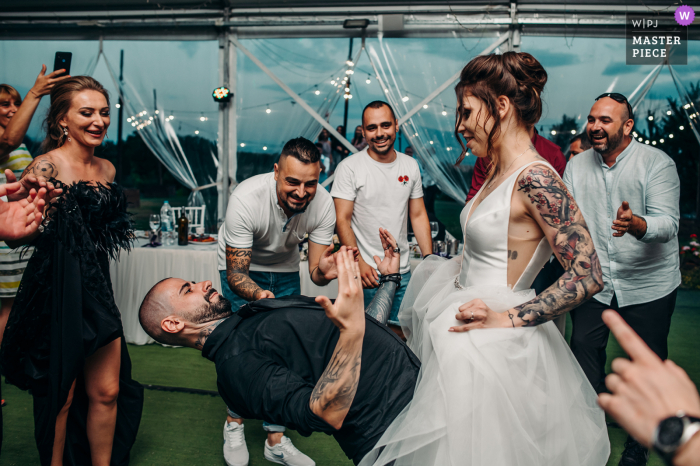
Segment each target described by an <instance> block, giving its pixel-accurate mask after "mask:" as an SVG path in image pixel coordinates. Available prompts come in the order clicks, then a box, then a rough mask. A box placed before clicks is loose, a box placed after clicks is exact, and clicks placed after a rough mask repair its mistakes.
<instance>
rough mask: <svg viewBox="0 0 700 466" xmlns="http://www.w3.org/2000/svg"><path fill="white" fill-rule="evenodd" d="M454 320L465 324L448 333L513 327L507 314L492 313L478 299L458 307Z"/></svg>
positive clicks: (452, 328)
mask: <svg viewBox="0 0 700 466" xmlns="http://www.w3.org/2000/svg"><path fill="white" fill-rule="evenodd" d="M455 318H456V319H457V320H461V321H464V322H466V323H465V324H464V325H458V326H455V327H450V329H449V331H450V332H466V331H469V330H473V329H475V328H511V327H513V325H512V323H511V320H510V318H509V317H508V313H507V312H503V313H499V312H494V311H492V310H491V308H489V307H488V306H487V305H486V304H484V302H483V301H482V300H480V299H473V300H471V301H469V302H468V303H465V304H462V305H461V306H459V312H457V314H456V315H455Z"/></svg>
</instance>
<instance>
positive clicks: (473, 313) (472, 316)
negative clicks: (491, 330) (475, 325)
mask: <svg viewBox="0 0 700 466" xmlns="http://www.w3.org/2000/svg"><path fill="white" fill-rule="evenodd" d="M469 320H470V321H473V320H474V311H472V318H471V319H469Z"/></svg>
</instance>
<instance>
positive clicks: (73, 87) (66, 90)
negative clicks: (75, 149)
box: [41, 76, 109, 153]
mask: <svg viewBox="0 0 700 466" xmlns="http://www.w3.org/2000/svg"><path fill="white" fill-rule="evenodd" d="M82 91H97V92H99V93H101V94H102V95H103V96H105V99H107V106H109V94H108V93H107V90H106V89H105V88H104V87H103V86H102V84H100V83H99V82H98V81H97V80H96V79H94V78H91V77H90V76H73V77H72V78H69V79H66V80H65V81H61V82H60V83H58V84H56V85H55V86H54V87H53V89H51V94H50V95H51V106H50V107H49V111H48V113H47V114H46V120H44V126H45V127H46V138H45V139H44V142H42V143H41V149H42V151H43V152H44V153H47V152H49V151H52V150H54V149H58V148H59V147H61V146H62V145H63V143H64V142H65V134H63V128H62V127H61V125H60V124H59V123H58V122H59V121H61V119H62V118H63V117H64V116H66V113H68V110H69V109H70V104H71V101H72V100H73V97H74V96H75V95H76V94H77V93H79V92H82Z"/></svg>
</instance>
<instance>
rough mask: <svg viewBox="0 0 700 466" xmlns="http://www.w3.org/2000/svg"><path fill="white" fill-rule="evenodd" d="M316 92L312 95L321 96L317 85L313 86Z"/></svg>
mask: <svg viewBox="0 0 700 466" xmlns="http://www.w3.org/2000/svg"><path fill="white" fill-rule="evenodd" d="M314 87H315V88H316V90H315V91H314V94H316V95H319V94H321V91H319V90H318V85H316V86H314Z"/></svg>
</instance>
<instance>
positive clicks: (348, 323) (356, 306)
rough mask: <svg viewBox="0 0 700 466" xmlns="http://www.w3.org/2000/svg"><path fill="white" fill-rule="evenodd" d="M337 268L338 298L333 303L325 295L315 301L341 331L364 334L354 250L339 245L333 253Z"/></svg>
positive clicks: (361, 300) (363, 316) (357, 269)
mask: <svg viewBox="0 0 700 466" xmlns="http://www.w3.org/2000/svg"><path fill="white" fill-rule="evenodd" d="M335 262H336V267H337V268H338V298H337V299H336V300H335V303H331V300H330V299H328V298H327V297H325V296H318V297H317V298H316V302H317V303H318V304H320V305H321V307H323V310H324V311H326V316H327V317H328V318H329V319H330V320H331V321H332V322H333V323H334V324H335V325H336V327H338V328H339V329H340V331H341V333H342V332H353V333H354V332H359V333H362V334H364V330H365V313H364V294H363V292H362V280H361V278H360V267H359V265H358V263H357V262H356V261H355V257H354V251H353V249H352V248H350V249H348V248H346V247H345V246H341V247H340V250H339V251H338V252H337V253H336V254H335Z"/></svg>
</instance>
